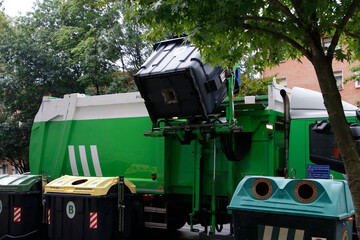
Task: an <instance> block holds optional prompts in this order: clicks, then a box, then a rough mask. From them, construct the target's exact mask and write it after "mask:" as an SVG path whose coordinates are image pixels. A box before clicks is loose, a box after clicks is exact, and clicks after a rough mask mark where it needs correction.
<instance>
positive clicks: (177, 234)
mask: <svg viewBox="0 0 360 240" xmlns="http://www.w3.org/2000/svg"><path fill="white" fill-rule="evenodd" d="M194 228H195V229H198V230H199V232H191V231H190V226H189V225H187V224H186V225H185V226H184V227H183V228H181V229H180V230H178V231H172V232H169V231H166V230H157V229H147V230H145V232H144V234H142V235H143V236H144V237H146V239H156V240H162V239H166V240H170V239H171V240H172V239H175V240H189V239H191V240H196V239H204V238H203V237H201V236H200V235H199V233H200V232H203V231H204V230H205V229H204V228H203V227H202V226H200V225H195V226H194ZM217 234H220V235H225V236H226V235H229V234H230V225H229V224H227V225H224V227H223V230H222V231H221V232H220V233H218V232H217ZM143 239H145V238H143ZM205 239H206V238H205Z"/></svg>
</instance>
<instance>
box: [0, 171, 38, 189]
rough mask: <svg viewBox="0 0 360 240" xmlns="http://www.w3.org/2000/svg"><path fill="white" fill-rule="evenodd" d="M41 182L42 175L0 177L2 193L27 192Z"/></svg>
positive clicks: (7, 175)
mask: <svg viewBox="0 0 360 240" xmlns="http://www.w3.org/2000/svg"><path fill="white" fill-rule="evenodd" d="M40 181H41V175H9V174H5V175H0V192H27V191H29V190H30V189H31V188H32V187H33V186H34V184H36V183H38V182H40Z"/></svg>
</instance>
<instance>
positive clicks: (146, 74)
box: [135, 38, 227, 122]
mask: <svg viewBox="0 0 360 240" xmlns="http://www.w3.org/2000/svg"><path fill="white" fill-rule="evenodd" d="M225 80H226V76H225V71H224V70H223V69H222V68H221V67H220V66H218V67H212V66H211V65H209V64H208V63H203V62H202V60H201V56H200V52H199V51H198V50H197V49H195V46H194V45H191V44H190V43H185V42H184V39H183V38H177V39H171V40H166V41H163V42H160V43H158V44H156V45H155V46H154V52H153V53H152V54H151V56H150V57H149V58H148V59H147V61H146V62H145V63H144V64H143V66H142V67H141V68H140V70H139V72H138V73H137V74H136V77H135V82H136V85H137V87H138V89H139V91H140V93H141V96H142V97H143V98H144V100H145V105H146V108H147V110H148V112H149V115H150V117H151V120H152V121H153V122H155V121H156V120H157V119H159V118H171V117H186V116H203V117H207V116H208V114H210V113H212V112H213V111H214V109H215V108H216V106H218V105H219V104H220V103H221V102H222V101H223V100H224V99H225V97H226V96H227V85H226V81H225Z"/></svg>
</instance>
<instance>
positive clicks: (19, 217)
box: [14, 207, 21, 222]
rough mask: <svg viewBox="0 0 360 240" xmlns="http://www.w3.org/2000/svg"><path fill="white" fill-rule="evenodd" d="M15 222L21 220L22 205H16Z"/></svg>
mask: <svg viewBox="0 0 360 240" xmlns="http://www.w3.org/2000/svg"><path fill="white" fill-rule="evenodd" d="M14 222H21V207H14Z"/></svg>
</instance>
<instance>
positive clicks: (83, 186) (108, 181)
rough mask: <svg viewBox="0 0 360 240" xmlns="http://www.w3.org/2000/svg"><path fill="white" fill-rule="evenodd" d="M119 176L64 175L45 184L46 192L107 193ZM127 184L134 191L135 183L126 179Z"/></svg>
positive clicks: (101, 194)
mask: <svg viewBox="0 0 360 240" xmlns="http://www.w3.org/2000/svg"><path fill="white" fill-rule="evenodd" d="M118 182H119V178H118V177H79V176H68V175H65V176H62V177H60V178H58V179H55V180H54V181H52V182H50V183H48V184H47V185H46V186H45V193H68V194H84V195H85V194H87V195H91V196H103V195H107V193H108V191H109V189H110V188H111V187H112V186H114V185H116V184H118ZM125 185H126V186H127V187H128V188H129V189H130V191H131V192H132V193H134V192H135V185H133V184H132V183H130V182H129V181H127V180H126V179H125Z"/></svg>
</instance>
